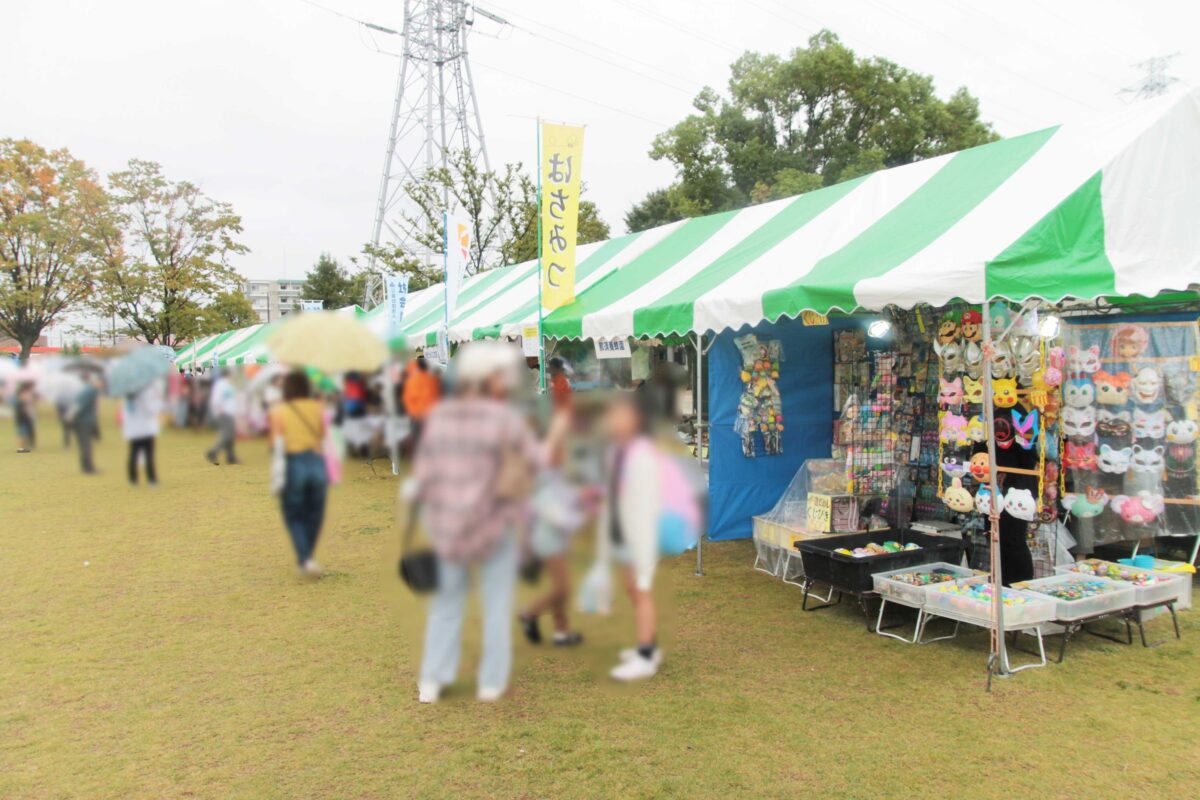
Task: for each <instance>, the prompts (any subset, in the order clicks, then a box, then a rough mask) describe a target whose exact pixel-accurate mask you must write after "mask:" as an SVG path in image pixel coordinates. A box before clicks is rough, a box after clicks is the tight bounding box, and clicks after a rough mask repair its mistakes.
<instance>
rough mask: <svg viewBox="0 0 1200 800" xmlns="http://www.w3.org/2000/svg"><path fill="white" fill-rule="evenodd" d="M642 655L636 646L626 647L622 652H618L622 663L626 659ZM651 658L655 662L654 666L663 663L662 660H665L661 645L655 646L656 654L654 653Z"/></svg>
mask: <svg viewBox="0 0 1200 800" xmlns="http://www.w3.org/2000/svg"><path fill="white" fill-rule="evenodd" d="M640 657H641V654H640V653H638V649H637V648H636V647H626V648H625V649H624V650H622V651H621V652H620V653H618V654H617V658H618V659H619V660H620V661H621V663H622V664H624V663H625V662H626V661H628V660H629V659H631V658H640ZM650 659H651V660H652V661H653V662H654V666H656V667H657V666H659V665H661V664H662V660H663V649H662V648H661V647H656V648H654V655H652V656H651V657H650Z"/></svg>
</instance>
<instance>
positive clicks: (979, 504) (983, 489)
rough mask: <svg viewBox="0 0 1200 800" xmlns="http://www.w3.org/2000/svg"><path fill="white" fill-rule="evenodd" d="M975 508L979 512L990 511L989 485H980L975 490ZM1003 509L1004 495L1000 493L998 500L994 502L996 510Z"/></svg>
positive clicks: (990, 490)
mask: <svg viewBox="0 0 1200 800" xmlns="http://www.w3.org/2000/svg"><path fill="white" fill-rule="evenodd" d="M975 510H976V511H978V512H979V513H980V514H984V515H987V514H991V513H992V489H991V487H990V486H980V487H979V490H978V491H976V492H975ZM1003 510H1004V495H1000V499H999V501H998V502H997V503H996V511H997V512H999V511H1003Z"/></svg>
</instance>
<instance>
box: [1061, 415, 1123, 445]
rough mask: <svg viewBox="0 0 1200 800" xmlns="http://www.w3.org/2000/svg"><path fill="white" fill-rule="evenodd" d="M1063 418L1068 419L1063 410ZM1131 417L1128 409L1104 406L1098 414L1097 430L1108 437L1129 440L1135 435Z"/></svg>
mask: <svg viewBox="0 0 1200 800" xmlns="http://www.w3.org/2000/svg"><path fill="white" fill-rule="evenodd" d="M1063 419H1064V420H1065V419H1066V412H1063ZM1131 419H1132V417H1131V415H1130V413H1129V412H1128V411H1110V410H1108V409H1106V408H1102V409H1100V410H1099V411H1098V412H1097V414H1096V432H1097V433H1099V434H1100V435H1101V436H1103V437H1104V438H1106V439H1116V440H1118V441H1122V442H1126V441H1129V440H1130V439H1131V438H1132V437H1133V425H1132V424H1131V422H1130V420H1131ZM1063 428H1064V430H1065V429H1066V422H1064V423H1063Z"/></svg>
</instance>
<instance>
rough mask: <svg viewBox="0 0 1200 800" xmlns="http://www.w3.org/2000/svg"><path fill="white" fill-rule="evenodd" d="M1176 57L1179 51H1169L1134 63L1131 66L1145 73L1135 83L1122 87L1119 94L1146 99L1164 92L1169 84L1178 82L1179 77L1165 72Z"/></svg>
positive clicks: (1136, 98)
mask: <svg viewBox="0 0 1200 800" xmlns="http://www.w3.org/2000/svg"><path fill="white" fill-rule="evenodd" d="M1177 58H1179V53H1171V54H1170V55H1166V56H1155V57H1154V58H1147V59H1146V60H1145V61H1139V62H1138V63H1136V64H1134V65H1133V66H1134V67H1136V68H1137V69H1141V70H1145V72H1146V75H1145V77H1143V78H1142V79H1141V80H1140V81H1138V82H1137V83H1136V84H1135V85H1133V86H1127V87H1125V88H1124V89H1122V90H1121V94H1124V95H1131V96H1132V97H1133V99H1135V100H1146V99H1148V98H1151V97H1158V96H1159V95H1162V94H1166V93H1167V89H1168V88H1169V87H1170V86H1171V84H1173V83H1178V82H1179V78H1176V77H1175V76H1173V75H1168V74H1167V68H1168V67H1170V66H1171V62H1173V61H1174V60H1175V59H1177Z"/></svg>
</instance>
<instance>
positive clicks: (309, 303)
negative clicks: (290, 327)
mask: <svg viewBox="0 0 1200 800" xmlns="http://www.w3.org/2000/svg"><path fill="white" fill-rule="evenodd" d="M300 310H301V311H324V310H325V301H324V300H301V301H300Z"/></svg>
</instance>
